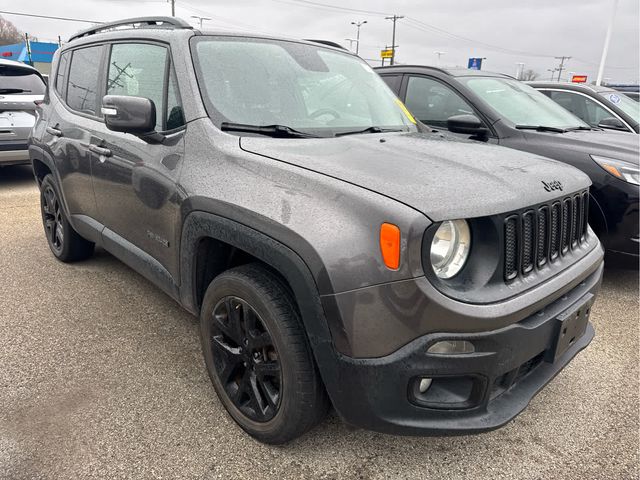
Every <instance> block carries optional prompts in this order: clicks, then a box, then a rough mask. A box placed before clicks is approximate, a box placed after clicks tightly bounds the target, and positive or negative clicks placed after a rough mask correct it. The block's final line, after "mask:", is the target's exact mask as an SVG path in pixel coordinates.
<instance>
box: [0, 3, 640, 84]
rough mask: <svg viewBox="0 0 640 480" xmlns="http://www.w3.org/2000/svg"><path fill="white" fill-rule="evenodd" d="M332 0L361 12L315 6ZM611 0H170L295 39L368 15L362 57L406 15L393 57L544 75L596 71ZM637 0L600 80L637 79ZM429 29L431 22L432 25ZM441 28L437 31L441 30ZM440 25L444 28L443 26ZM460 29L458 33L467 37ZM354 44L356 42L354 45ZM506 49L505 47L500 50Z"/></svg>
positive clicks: (166, 9)
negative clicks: (562, 60)
mask: <svg viewBox="0 0 640 480" xmlns="http://www.w3.org/2000/svg"><path fill="white" fill-rule="evenodd" d="M319 4H324V5H335V6H339V7H342V8H347V9H353V10H366V11H367V12H369V13H365V12H356V11H344V10H338V9H335V8H327V7H322V6H320V5H319ZM612 4H613V0H537V1H535V2H533V1H529V2H523V1H517V0H516V1H514V0H484V1H478V0H456V1H449V2H447V1H442V0H440V1H435V0H395V1H391V0H348V1H345V0H236V1H235V2H230V1H228V0H226V1H216V0H208V1H207V0H188V1H182V0H176V15H177V16H180V17H182V18H184V19H186V20H189V21H191V22H193V23H194V24H196V23H197V20H194V19H192V18H190V17H191V15H201V16H208V17H211V18H212V20H208V21H205V22H204V25H205V27H206V28H208V29H216V30H220V29H224V30H236V31H237V30H239V31H253V32H260V33H268V34H272V35H282V36H288V37H298V38H323V39H328V40H333V41H336V42H339V43H341V44H344V45H346V46H349V42H348V41H346V40H345V39H347V38H355V35H356V31H355V27H354V26H353V25H351V22H352V21H363V20H366V21H367V24H365V25H363V26H362V29H361V35H360V55H361V56H362V57H364V58H366V59H367V60H368V61H369V63H371V64H379V55H380V49H381V48H382V47H384V46H385V45H387V44H391V27H392V22H391V21H389V20H385V19H384V16H385V14H394V13H396V14H398V15H404V16H405V18H404V19H402V20H399V21H398V24H397V34H396V44H397V45H399V48H398V50H397V54H396V59H397V61H398V63H419V64H431V65H435V64H436V61H437V60H436V55H435V54H434V52H435V51H441V52H446V53H445V54H443V55H442V57H441V58H442V59H441V63H442V65H443V66H456V65H457V66H461V65H464V66H466V65H467V59H468V58H469V57H485V58H486V60H485V63H484V65H483V70H493V71H499V72H504V73H508V74H512V75H515V71H516V63H518V62H524V63H525V64H526V66H525V69H529V68H531V69H533V70H535V71H536V72H538V73H539V74H540V77H541V78H543V79H546V78H549V75H550V72H549V71H548V69H552V68H554V67H557V65H558V60H555V59H554V58H553V57H554V56H562V55H564V56H571V57H572V58H571V59H570V60H568V61H567V62H566V69H567V70H566V74H567V75H569V74H570V72H575V73H576V74H586V75H588V76H589V79H590V80H592V79H595V75H596V72H597V65H598V62H599V61H600V55H601V53H602V46H603V43H604V38H605V34H606V30H607V24H608V22H609V18H610V14H611V9H612ZM2 9H3V10H7V11H14V12H22V13H30V14H39V15H53V16H60V17H73V18H77V19H86V20H92V21H110V20H116V19H120V18H126V17H132V16H144V15H169V14H170V12H171V7H170V5H169V3H167V1H166V0H82V1H73V0H66V1H63V2H60V1H52V0H28V1H25V2H17V1H11V2H7V1H5V2H2ZM639 10H640V2H638V0H619V6H618V11H617V15H616V19H615V27H614V31H613V36H612V39H611V47H610V50H609V56H608V59H607V68H606V69H605V75H604V77H605V79H608V80H610V81H612V82H638V80H639V76H640V75H639V73H638V69H639V57H640V47H639V44H640V39H639V32H638V30H639V24H640V13H639ZM2 15H4V16H5V17H6V18H7V19H9V20H11V21H12V22H13V23H14V24H15V25H16V26H17V27H18V28H19V29H20V30H22V31H25V32H28V33H30V34H31V35H35V36H37V37H39V38H40V39H43V40H53V39H57V37H58V35H60V36H61V37H62V39H63V41H64V40H65V39H67V38H68V37H69V35H70V34H72V33H74V32H75V31H77V30H79V29H81V28H84V27H87V26H89V24H86V23H77V22H67V21H59V20H47V19H40V18H28V17H21V16H14V15H8V14H2ZM433 27H435V28H433ZM443 31H444V32H443ZM445 32H446V33H445ZM459 37H465V38H464V39H462V38H459ZM354 48H355V46H354ZM505 49H506V50H505Z"/></svg>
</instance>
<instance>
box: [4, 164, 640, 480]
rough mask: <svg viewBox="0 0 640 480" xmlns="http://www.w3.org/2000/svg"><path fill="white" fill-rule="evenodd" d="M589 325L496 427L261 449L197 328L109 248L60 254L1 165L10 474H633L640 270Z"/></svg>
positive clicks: (616, 287) (614, 275) (611, 278)
mask: <svg viewBox="0 0 640 480" xmlns="http://www.w3.org/2000/svg"><path fill="white" fill-rule="evenodd" d="M592 322H593V323H594V325H595V328H596V338H595V340H594V341H593V343H592V344H591V345H590V346H589V347H588V349H587V350H585V351H584V352H582V353H581V354H580V355H579V356H578V357H577V358H576V359H575V360H574V361H573V362H572V363H571V364H570V365H569V366H568V368H566V369H565V370H564V371H563V372H561V374H560V375H559V376H558V377H557V378H556V379H555V380H554V381H553V382H552V383H551V384H550V385H549V386H548V387H547V388H546V389H545V390H543V391H542V392H541V393H540V394H539V395H538V396H537V397H536V398H535V399H534V400H533V402H532V403H531V405H530V407H529V408H528V409H527V410H526V411H525V412H524V413H523V414H522V415H520V416H519V417H518V418H516V420H515V421H513V422H512V423H511V424H509V425H507V426H506V427H505V428H503V429H500V430H498V431H495V432H491V433H487V434H483V435H479V436H468V437H453V438H406V437H394V436H387V435H380V434H376V433H371V432H366V431H352V430H349V429H347V428H346V427H345V426H344V425H342V423H341V422H340V421H339V420H338V419H337V418H336V417H335V415H334V416H331V417H330V418H329V419H327V421H325V422H324V423H323V424H322V425H320V427H319V428H316V429H315V430H313V431H312V432H310V433H309V434H307V435H306V436H304V437H303V438H301V439H299V440H298V441H296V442H294V443H292V444H289V445H287V446H285V447H268V446H264V445H261V444H259V443H257V442H255V441H254V440H252V439H250V438H249V437H248V436H247V435H245V434H244V433H243V432H242V431H241V430H240V429H239V428H238V427H237V426H236V425H235V423H233V422H232V421H231V420H230V418H229V417H228V416H227V414H226V412H225V411H224V409H223V407H222V406H221V404H220V403H219V402H218V400H217V398H216V396H215V393H214V391H213V388H212V386H211V384H210V382H209V378H208V377H207V374H206V371H205V368H204V363H203V360H202V357H201V353H200V343H199V339H198V328H197V322H196V319H195V318H194V317H192V316H190V315H189V314H187V313H186V312H184V311H183V310H182V309H181V308H180V307H179V306H178V305H177V304H176V303H174V302H173V301H172V300H171V299H169V297H167V296H165V295H164V294H163V293H162V292H161V291H160V290H158V289H156V288H155V287H154V286H152V285H151V284H150V283H149V282H147V281H146V280H145V279H144V278H142V277H141V276H139V275H138V274H136V273H135V272H133V271H132V270H130V269H129V268H128V267H126V266H125V265H123V264H121V263H120V262H119V261H117V260H116V259H114V258H113V257H111V256H110V255H109V254H107V253H106V252H104V251H98V252H97V254H96V255H95V257H93V258H92V259H91V260H89V261H86V262H83V263H79V264H74V265H65V264H62V263H60V262H58V261H56V260H55V259H54V258H53V256H52V255H51V254H50V252H49V250H48V247H47V244H46V241H45V239H44V236H43V232H42V225H41V222H40V213H39V200H38V191H37V188H36V186H35V183H34V181H33V178H32V176H31V172H30V169H29V168H27V167H11V168H5V169H0V478H2V479H39V478H47V479H49V478H52V479H53V478H55V479H71V478H110V479H115V478H196V479H200V478H201V479H209V478H252V479H255V478H267V477H268V478H275V479H289V478H306V479H311V478H313V479H315V478H318V479H350V478H357V479H369V478H376V479H377V478H393V479H404V478H450V479H458V478H460V479H463V478H483V479H488V478H514V479H516V478H517V479H547V478H556V479H584V478H610V479H627V478H629V479H630V478H638V474H639V471H638V461H639V459H638V445H639V436H638V428H639V427H638V426H639V407H640V404H639V401H638V400H639V368H638V365H639V358H638V357H639V342H638V338H639V328H638V326H639V318H638V276H637V273H634V272H632V271H615V270H611V271H607V273H606V274H605V282H604V287H603V290H602V292H601V295H600V298H599V300H598V302H597V303H596V306H595V307H594V309H593V314H592Z"/></svg>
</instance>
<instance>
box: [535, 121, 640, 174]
mask: <svg viewBox="0 0 640 480" xmlns="http://www.w3.org/2000/svg"><path fill="white" fill-rule="evenodd" d="M525 138H526V139H527V141H533V142H537V141H539V142H541V143H544V144H546V145H547V147H553V148H554V149H556V148H557V149H559V150H570V151H572V152H582V153H584V154H587V155H600V156H603V157H610V158H615V159H619V160H624V161H626V162H630V163H633V164H635V165H638V163H639V162H640V160H639V158H640V136H639V135H638V134H634V133H624V132H607V131H601V130H584V131H579V130H578V131H575V132H567V133H551V132H526V134H525ZM553 156H554V157H555V155H553Z"/></svg>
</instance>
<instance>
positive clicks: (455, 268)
mask: <svg viewBox="0 0 640 480" xmlns="http://www.w3.org/2000/svg"><path fill="white" fill-rule="evenodd" d="M470 248H471V231H470V230H469V224H468V223H467V222H466V221H465V220H447V221H445V222H442V224H441V225H440V227H439V228H438V230H437V231H436V234H435V235H434V236H433V240H432V241H431V252H430V259H431V266H432V267H433V271H434V272H435V274H436V275H437V276H438V277H439V278H443V279H448V278H452V277H454V276H455V275H457V274H458V272H460V270H462V267H464V264H465V262H466V261H467V257H468V256H469V249H470Z"/></svg>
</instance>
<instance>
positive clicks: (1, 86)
mask: <svg viewBox="0 0 640 480" xmlns="http://www.w3.org/2000/svg"><path fill="white" fill-rule="evenodd" d="M44 89H45V86H44V82H43V81H42V79H41V78H40V76H39V75H38V74H37V73H34V72H33V71H31V70H29V69H26V68H16V67H13V66H7V65H0V93H3V94H11V93H17V94H20V93H24V94H28V95H44Z"/></svg>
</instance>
